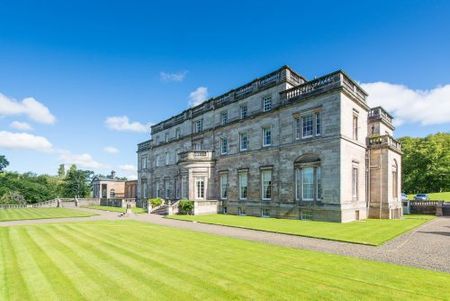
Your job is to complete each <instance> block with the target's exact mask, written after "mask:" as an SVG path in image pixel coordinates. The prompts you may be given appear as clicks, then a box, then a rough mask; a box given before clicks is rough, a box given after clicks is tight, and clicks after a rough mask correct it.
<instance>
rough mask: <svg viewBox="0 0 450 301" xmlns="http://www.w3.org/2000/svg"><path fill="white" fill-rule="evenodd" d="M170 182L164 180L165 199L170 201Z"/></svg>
mask: <svg viewBox="0 0 450 301" xmlns="http://www.w3.org/2000/svg"><path fill="white" fill-rule="evenodd" d="M169 184H170V183H169V180H168V179H166V180H164V197H165V198H166V199H168V198H169V196H170V187H169Z"/></svg>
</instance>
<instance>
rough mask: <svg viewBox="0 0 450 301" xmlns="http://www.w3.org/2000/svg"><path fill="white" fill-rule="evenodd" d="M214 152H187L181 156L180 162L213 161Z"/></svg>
mask: <svg viewBox="0 0 450 301" xmlns="http://www.w3.org/2000/svg"><path fill="white" fill-rule="evenodd" d="M212 158H213V152H212V151H207V150H193V151H186V152H182V153H180V154H179V159H178V162H182V161H211V160H212Z"/></svg>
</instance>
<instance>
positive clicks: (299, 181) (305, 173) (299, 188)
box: [294, 153, 322, 201]
mask: <svg viewBox="0 0 450 301" xmlns="http://www.w3.org/2000/svg"><path fill="white" fill-rule="evenodd" d="M294 168H295V198H296V200H298V201H314V200H320V199H321V198H322V179H321V173H322V172H321V168H320V157H319V155H317V154H312V153H307V154H304V155H302V156H300V157H298V158H297V159H296V160H295V162H294Z"/></svg>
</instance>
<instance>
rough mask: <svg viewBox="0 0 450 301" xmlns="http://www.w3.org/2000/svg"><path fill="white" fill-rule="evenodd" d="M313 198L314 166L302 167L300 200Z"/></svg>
mask: <svg viewBox="0 0 450 301" xmlns="http://www.w3.org/2000/svg"><path fill="white" fill-rule="evenodd" d="M313 199H314V168H313V167H305V168H302V200H304V201H312V200H313Z"/></svg>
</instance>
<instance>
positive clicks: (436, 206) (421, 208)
mask: <svg viewBox="0 0 450 301" xmlns="http://www.w3.org/2000/svg"><path fill="white" fill-rule="evenodd" d="M444 206H445V207H448V204H444V201H411V202H410V203H409V208H410V212H411V214H430V215H436V216H442V215H443V214H444V212H445V213H446V211H447V210H443V207H444ZM445 209H446V208H445Z"/></svg>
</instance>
